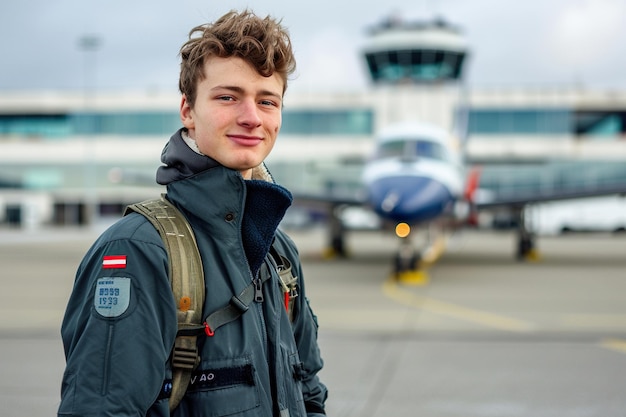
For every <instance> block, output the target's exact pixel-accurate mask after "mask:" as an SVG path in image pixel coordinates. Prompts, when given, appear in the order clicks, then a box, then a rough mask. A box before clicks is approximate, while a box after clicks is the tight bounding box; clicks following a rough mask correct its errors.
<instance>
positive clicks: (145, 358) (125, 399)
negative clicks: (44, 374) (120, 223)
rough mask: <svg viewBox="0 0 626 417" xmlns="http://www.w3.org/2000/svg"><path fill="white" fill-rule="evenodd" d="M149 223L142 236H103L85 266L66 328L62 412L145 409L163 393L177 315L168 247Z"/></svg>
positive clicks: (116, 412)
mask: <svg viewBox="0 0 626 417" xmlns="http://www.w3.org/2000/svg"><path fill="white" fill-rule="evenodd" d="M142 228H143V230H144V232H145V233H144V236H142V238H140V239H137V238H134V237H133V238H126V237H124V238H111V237H109V238H108V239H105V238H101V239H99V241H98V242H96V244H95V245H94V246H93V247H92V249H90V251H89V252H88V253H87V255H86V256H85V258H84V259H83V261H82V263H81V265H80V266H79V269H78V272H77V275H76V280H75V284H74V289H73V291H72V294H71V296H70V299H69V302H68V307H67V310H66V313H65V317H64V320H63V325H62V328H61V333H62V338H63V344H64V349H65V356H66V369H65V373H64V375H63V382H62V387H61V404H60V407H59V411H58V415H59V416H83V417H84V416H113V415H114V416H118V417H124V416H137V415H145V414H146V411H147V410H148V409H149V408H150V406H151V405H152V404H153V403H154V402H155V400H156V399H157V397H158V395H159V393H160V391H161V388H162V384H163V380H164V378H165V369H166V366H165V364H166V362H167V360H168V357H169V355H170V351H171V348H172V344H173V341H174V339H175V336H176V327H177V324H176V313H175V307H174V301H173V297H172V295H171V289H170V288H169V287H170V284H169V280H168V276H167V271H168V270H167V253H166V252H165V250H164V248H163V246H162V244H159V243H160V238H159V236H158V233H157V232H156V230H154V228H152V225H150V224H149V223H145V225H144V226H141V227H140V228H139V229H138V230H141V229H142ZM146 228H148V229H146ZM149 228H152V231H153V232H154V234H153V233H152V231H150V229H149ZM146 233H147V234H146ZM138 234H139V233H138ZM155 235H156V239H155Z"/></svg>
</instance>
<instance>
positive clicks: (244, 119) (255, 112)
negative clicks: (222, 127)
mask: <svg viewBox="0 0 626 417" xmlns="http://www.w3.org/2000/svg"><path fill="white" fill-rule="evenodd" d="M239 110H240V113H239V117H238V121H239V124H241V125H243V126H247V127H257V126H259V125H260V124H261V116H260V115H259V109H258V107H257V103H256V102H255V101H254V100H244V101H242V102H241V106H240V108H239Z"/></svg>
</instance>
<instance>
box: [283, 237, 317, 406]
mask: <svg viewBox="0 0 626 417" xmlns="http://www.w3.org/2000/svg"><path fill="white" fill-rule="evenodd" d="M283 236H284V235H283ZM284 238H285V239H286V241H287V242H288V243H289V245H288V247H287V248H285V250H286V252H288V257H289V259H290V261H291V263H292V268H294V274H295V275H296V276H297V278H298V287H299V295H298V297H297V298H296V307H295V319H294V322H293V323H292V325H293V327H292V328H293V332H294V337H295V340H296V344H297V346H298V354H299V355H300V360H301V361H302V364H303V367H304V369H303V371H304V372H303V375H302V380H301V382H302V394H303V397H304V402H305V407H306V410H307V415H308V417H317V416H323V415H325V408H324V404H325V402H326V398H327V397H328V389H327V388H326V386H325V385H324V384H323V383H322V382H321V381H320V379H319V377H318V376H317V373H318V372H319V371H320V370H321V369H322V367H323V366H324V361H323V360H322V357H321V354H320V349H319V346H318V343H317V330H318V322H317V317H316V316H315V314H314V313H313V310H312V309H311V306H310V304H309V300H308V298H307V296H306V288H305V282H304V277H303V272H302V265H301V263H300V258H299V255H298V252H297V249H296V248H295V244H294V243H293V242H292V241H291V240H290V239H289V238H288V237H286V236H284Z"/></svg>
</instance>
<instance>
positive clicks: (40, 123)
mask: <svg viewBox="0 0 626 417" xmlns="http://www.w3.org/2000/svg"><path fill="white" fill-rule="evenodd" d="M180 127H181V124H180V118H179V115H178V112H175V111H174V112H164V111H150V112H147V111H146V112H115V113H111V112H100V113H71V114H55V115H46V114H17V115H6V114H5V115H0V135H1V136H11V137H23V138H33V137H36V138H41V139H62V138H66V137H69V136H72V135H132V136H135V137H137V138H139V137H141V136H147V135H152V136H154V135H170V134H171V133H173V132H174V131H176V130H177V129H179V128H180ZM373 129H374V114H373V111H372V110H369V109H337V110H323V109H320V110H309V109H307V110H285V111H284V113H283V126H282V129H281V132H282V133H283V134H287V135H301V136H307V135H344V136H363V135H371V134H373Z"/></svg>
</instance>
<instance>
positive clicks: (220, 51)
mask: <svg viewBox="0 0 626 417" xmlns="http://www.w3.org/2000/svg"><path fill="white" fill-rule="evenodd" d="M194 35H197V36H194ZM180 56H181V63H180V78H179V81H178V88H179V89H180V92H181V93H182V94H184V95H185V96H186V97H187V101H188V102H189V103H190V104H191V105H192V106H193V104H194V103H195V101H196V89H197V85H198V82H200V81H202V80H203V79H204V78H205V74H204V63H205V60H206V59H207V58H209V57H212V56H216V57H220V58H229V57H237V58H242V59H243V60H245V61H246V62H248V63H249V64H250V65H251V66H252V67H253V68H255V69H256V70H257V72H258V73H259V74H261V75H262V76H264V77H270V76H272V75H273V74H274V73H277V74H278V75H279V76H280V77H281V78H282V80H283V82H284V88H283V94H284V92H285V90H286V89H287V77H288V76H289V75H291V74H292V73H293V72H294V71H295V69H296V60H295V57H294V54H293V50H292V47H291V40H290V38H289V33H288V31H287V29H285V28H284V27H283V26H282V25H281V21H277V20H275V19H273V18H271V17H270V16H267V17H265V18H263V19H262V18H260V17H258V16H256V15H255V14H254V13H252V12H251V11H249V10H244V11H243V12H241V13H238V12H236V11H230V12H228V13H226V14H225V15H224V16H222V17H220V18H219V19H218V20H217V21H215V22H214V23H208V24H204V25H200V26H196V27H195V28H193V29H192V30H191V31H190V32H189V40H188V41H187V42H185V44H183V46H182V47H181V48H180Z"/></svg>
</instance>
